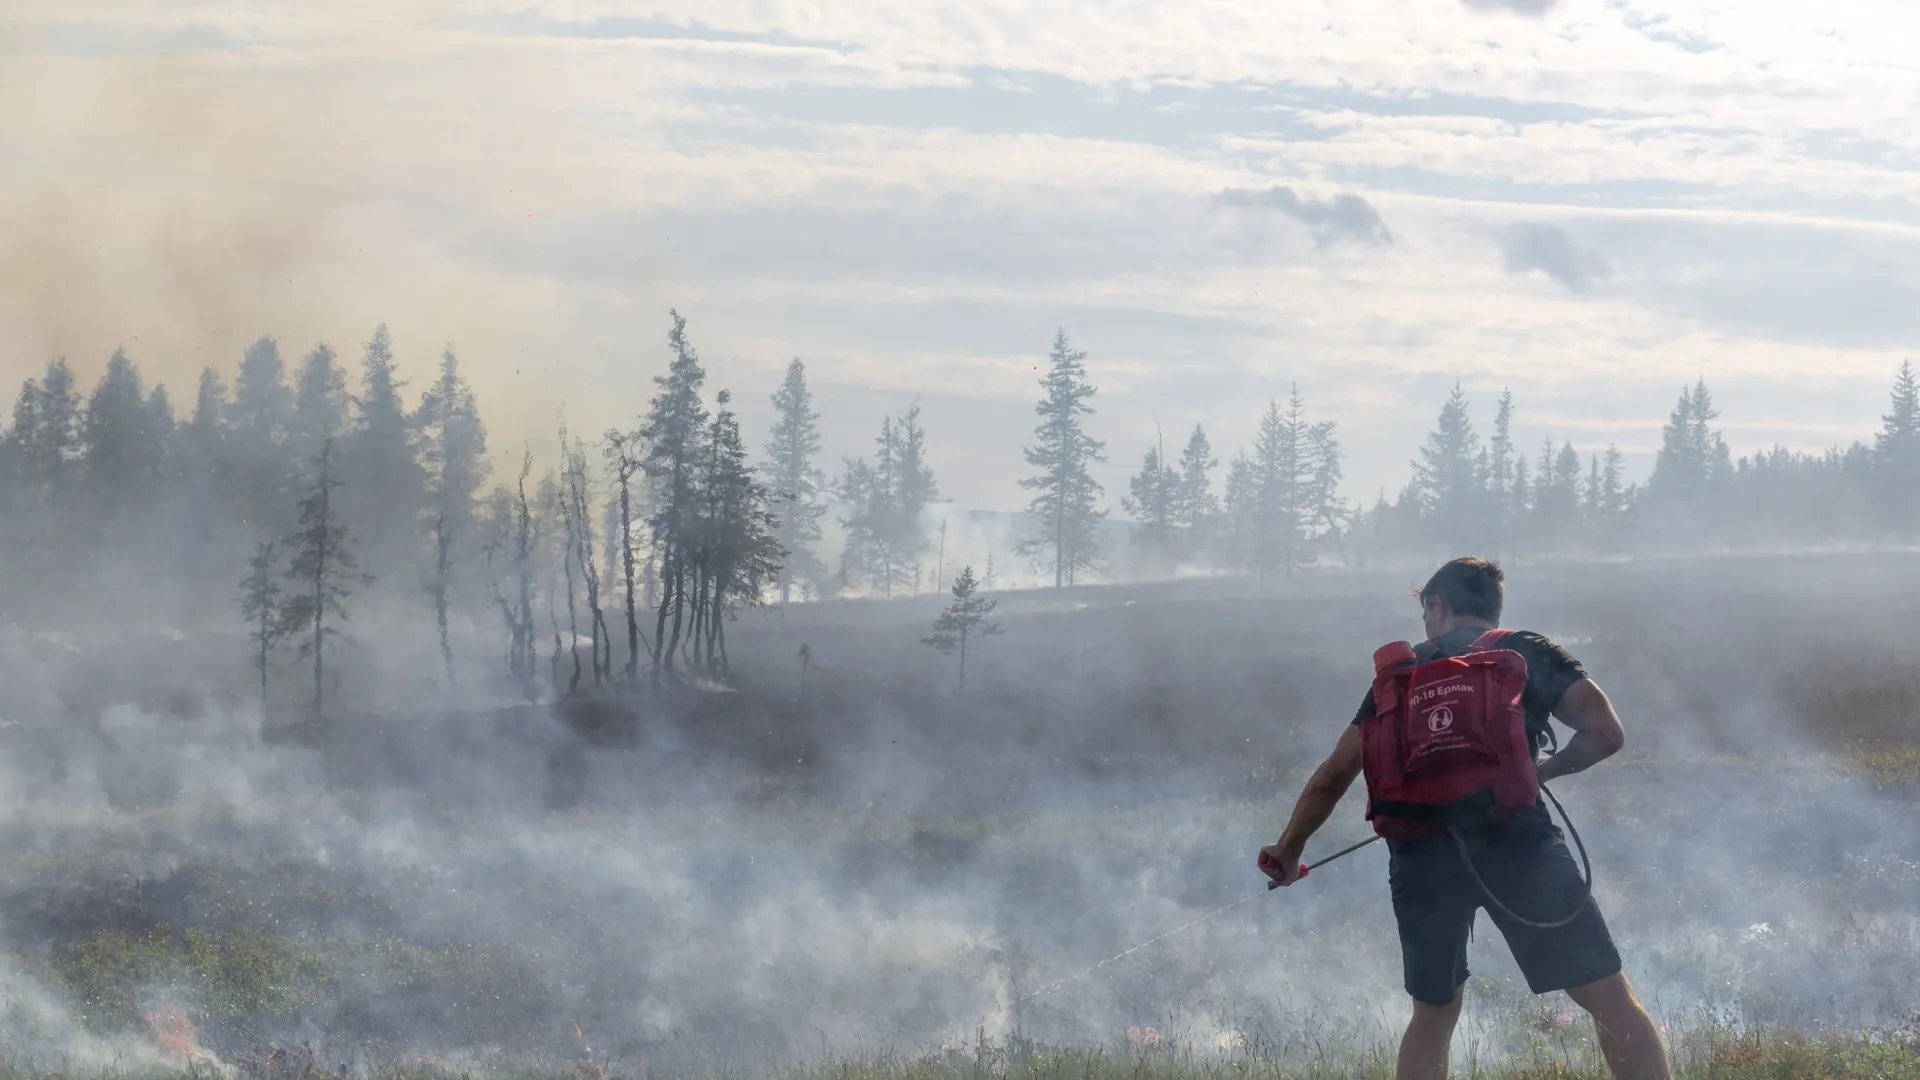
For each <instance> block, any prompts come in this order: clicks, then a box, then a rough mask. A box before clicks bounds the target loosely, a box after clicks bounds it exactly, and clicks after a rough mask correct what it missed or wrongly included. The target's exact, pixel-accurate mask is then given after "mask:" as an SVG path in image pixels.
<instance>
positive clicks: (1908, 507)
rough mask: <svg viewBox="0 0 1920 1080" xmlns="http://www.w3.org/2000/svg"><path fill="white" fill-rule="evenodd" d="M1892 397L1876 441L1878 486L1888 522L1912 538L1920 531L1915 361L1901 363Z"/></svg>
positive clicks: (1919, 398) (1919, 391) (1919, 396)
mask: <svg viewBox="0 0 1920 1080" xmlns="http://www.w3.org/2000/svg"><path fill="white" fill-rule="evenodd" d="M1891 397H1892V402H1891V408H1890V410H1889V411H1888V413H1887V414H1886V415H1885V416H1883V417H1881V419H1880V431H1879V433H1878V434H1877V435H1875V436H1874V441H1873V468H1874V471H1875V472H1876V473H1877V474H1878V482H1877V483H1876V484H1875V485H1874V486H1875V487H1876V488H1877V489H1878V497H1879V502H1880V505H1881V506H1882V508H1883V510H1884V514H1885V518H1886V521H1887V523H1888V525H1890V526H1891V527H1892V528H1893V531H1894V534H1895V535H1896V536H1898V537H1900V538H1901V539H1904V540H1910V539H1912V538H1913V537H1914V536H1915V534H1916V532H1920V379H1916V378H1915V375H1914V370H1913V362H1912V361H1910V360H1909V361H1903V362H1902V363H1901V365H1900V374H1899V375H1898V376H1897V377H1896V378H1895V379H1894V382H1893V392H1892V394H1891Z"/></svg>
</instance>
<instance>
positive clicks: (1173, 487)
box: [1120, 446, 1180, 573]
mask: <svg viewBox="0 0 1920 1080" xmlns="http://www.w3.org/2000/svg"><path fill="white" fill-rule="evenodd" d="M1179 479H1180V477H1179V474H1177V473H1175V472H1174V471H1173V470H1172V469H1171V468H1169V467H1168V466H1167V465H1166V464H1165V463H1164V462H1163V460H1162V459H1161V456H1160V447H1158V446H1152V447H1148V448H1147V456H1146V460H1145V461H1143V462H1142V463H1141V465H1140V471H1139V472H1137V473H1135V474H1134V476H1133V479H1132V480H1130V481H1129V482H1128V484H1127V494H1126V495H1125V496H1124V497H1122V498H1121V500H1120V506H1121V508H1122V509H1123V510H1125V511H1126V512H1127V513H1129V514H1131V515H1133V520H1134V522H1135V524H1136V525H1137V526H1138V527H1137V528H1136V529H1135V531H1134V534H1133V542H1134V543H1135V544H1136V545H1138V546H1139V547H1140V548H1141V550H1142V552H1143V553H1144V555H1145V558H1146V563H1147V567H1148V569H1149V571H1150V572H1154V573H1164V572H1166V571H1168V570H1171V569H1172V568H1173V563H1174V561H1175V558H1174V529H1175V527H1176V523H1177V521H1178V515H1179Z"/></svg>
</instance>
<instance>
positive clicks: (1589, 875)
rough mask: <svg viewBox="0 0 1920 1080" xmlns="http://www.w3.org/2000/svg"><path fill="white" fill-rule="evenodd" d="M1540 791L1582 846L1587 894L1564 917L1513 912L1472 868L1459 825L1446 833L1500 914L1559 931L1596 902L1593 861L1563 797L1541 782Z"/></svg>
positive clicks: (1516, 920)
mask: <svg viewBox="0 0 1920 1080" xmlns="http://www.w3.org/2000/svg"><path fill="white" fill-rule="evenodd" d="M1540 793H1541V794H1543V795H1545V796H1546V797H1547V801H1548V802H1550V803H1552V804H1553V808H1554V809H1555V810H1558V811H1560V820H1561V821H1562V822H1563V823H1565V825H1566V826H1567V832H1568V833H1569V834H1570V835H1571V836H1572V837H1573V844H1574V847H1576V848H1578V849H1580V868H1581V873H1582V875H1583V876H1584V877H1585V878H1586V881H1585V888H1586V892H1585V895H1583V896H1581V897H1580V904H1579V906H1577V907H1575V908H1574V909H1573V913H1572V914H1570V915H1568V916H1567V917H1566V918H1564V919H1560V920H1557V921H1554V922H1535V921H1534V920H1532V919H1529V918H1525V917H1523V916H1520V915H1516V914H1514V911H1513V909H1512V908H1510V907H1508V906H1507V905H1505V904H1503V903H1501V902H1500V898H1499V897H1497V896H1495V895H1493V890H1492V889H1489V888H1487V883H1486V881H1484V880H1483V879H1482V878H1481V877H1480V871H1478V870H1475V869H1474V868H1473V858H1472V856H1470V855H1468V854H1467V841H1466V839H1465V838H1463V837H1462V836H1461V835H1460V830H1459V829H1458V828H1456V827H1452V826H1449V827H1448V828H1447V833H1448V834H1449V835H1451V836H1452V837H1453V844H1454V846H1455V847H1457V848H1459V849H1460V861H1461V862H1463V863H1466V864H1467V873H1468V874H1470V875H1471V876H1472V877H1473V883H1474V884H1475V885H1478V886H1480V895H1482V896H1484V897H1486V898H1487V903H1489V904H1491V905H1493V907H1494V908H1496V909H1497V910H1498V911H1499V912H1500V914H1502V915H1505V916H1506V917H1507V918H1509V919H1512V920H1513V921H1514V922H1517V923H1519V924H1520V925H1522V926H1530V927H1533V928H1534V929H1535V930H1558V929H1560V928H1561V927H1563V926H1566V925H1567V924H1569V923H1571V922H1573V920H1575V919H1577V918H1579V917H1580V913H1581V912H1583V911H1585V910H1587V905H1588V904H1590V903H1592V902H1593V861H1592V860H1591V859H1589V858H1587V845H1586V844H1585V843H1583V842H1581V840H1580V830H1579V829H1576V828H1574V827H1573V819H1572V818H1570V817H1568V816H1567V808H1566V807H1564V806H1561V805H1560V800H1559V799H1556V798H1554V797H1553V792H1551V791H1548V790H1547V785H1545V784H1541V785H1540Z"/></svg>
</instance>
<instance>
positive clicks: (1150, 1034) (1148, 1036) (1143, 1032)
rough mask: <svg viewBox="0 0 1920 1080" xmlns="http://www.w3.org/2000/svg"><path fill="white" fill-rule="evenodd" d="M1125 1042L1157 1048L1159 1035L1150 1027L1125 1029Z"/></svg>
mask: <svg viewBox="0 0 1920 1080" xmlns="http://www.w3.org/2000/svg"><path fill="white" fill-rule="evenodd" d="M1127 1040H1128V1041H1129V1042H1137V1043H1141V1044H1144V1045H1146V1046H1159V1045H1160V1033H1159V1032H1158V1031H1155V1030H1154V1029H1152V1028H1150V1027H1144V1028H1143V1027H1130V1028H1128V1029H1127Z"/></svg>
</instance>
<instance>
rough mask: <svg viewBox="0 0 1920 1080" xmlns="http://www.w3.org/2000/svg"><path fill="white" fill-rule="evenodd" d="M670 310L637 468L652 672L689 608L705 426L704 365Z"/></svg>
mask: <svg viewBox="0 0 1920 1080" xmlns="http://www.w3.org/2000/svg"><path fill="white" fill-rule="evenodd" d="M670 314H671V316H672V319H673V329H672V330H671V331H669V332H668V334H667V344H668V347H669V348H670V349H672V351H673V360H672V362H671V363H670V364H669V365H668V367H667V372H666V374H664V375H658V376H655V377H654V380H653V381H654V385H655V386H657V387H659V388H660V389H659V393H657V394H655V395H654V397H653V401H652V403H651V404H650V405H649V407H648V411H647V416H646V421H645V423H644V424H643V425H642V427H641V429H640V432H639V438H640V441H641V443H642V444H643V445H644V446H645V448H646V455H645V457H644V458H643V459H642V468H643V470H644V471H645V472H646V475H647V481H648V483H649V484H650V485H651V486H652V491H653V495H654V499H655V509H654V512H653V515H652V516H651V518H650V519H649V520H648V523H647V524H648V529H649V532H650V533H651V535H652V538H653V544H654V556H655V558H656V559H657V560H658V561H659V566H660V571H659V572H660V588H661V594H660V607H659V610H658V611H657V612H656V614H655V618H654V641H655V642H656V643H657V645H656V647H655V649H654V661H653V666H654V671H655V672H656V673H657V672H659V671H660V670H661V668H662V667H663V666H664V667H666V668H671V667H672V666H673V655H674V653H675V652H676V651H677V650H678V649H679V648H680V638H681V635H682V634H683V633H684V632H685V629H686V619H687V616H688V615H689V614H691V611H690V608H689V602H690V600H691V597H689V595H688V586H689V585H690V581H689V577H690V575H691V573H692V571H693V567H692V565H691V560H690V558H689V555H690V548H691V545H692V541H693V539H694V538H693V535H692V532H691V530H692V527H693V525H694V524H695V522H696V514H697V512H698V511H697V502H696V500H697V497H698V491H697V488H696V485H697V483H698V479H699V468H700V460H701V451H702V449H703V447H702V441H703V436H704V434H705V431H706V424H707V410H706V405H705V404H704V402H703V401H702V400H701V396H700V388H701V386H702V385H704V384H705V382H706V379H707V373H706V369H704V368H702V367H701V366H700V356H699V354H698V353H697V352H695V351H694V348H693V344H692V343H691V342H690V341H688V340H687V320H686V319H685V318H684V317H682V316H681V314H680V313H679V312H678V311H674V312H671V313H670ZM670 622H671V626H669V623H670ZM669 631H671V636H670V637H669V636H668V635H669Z"/></svg>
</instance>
